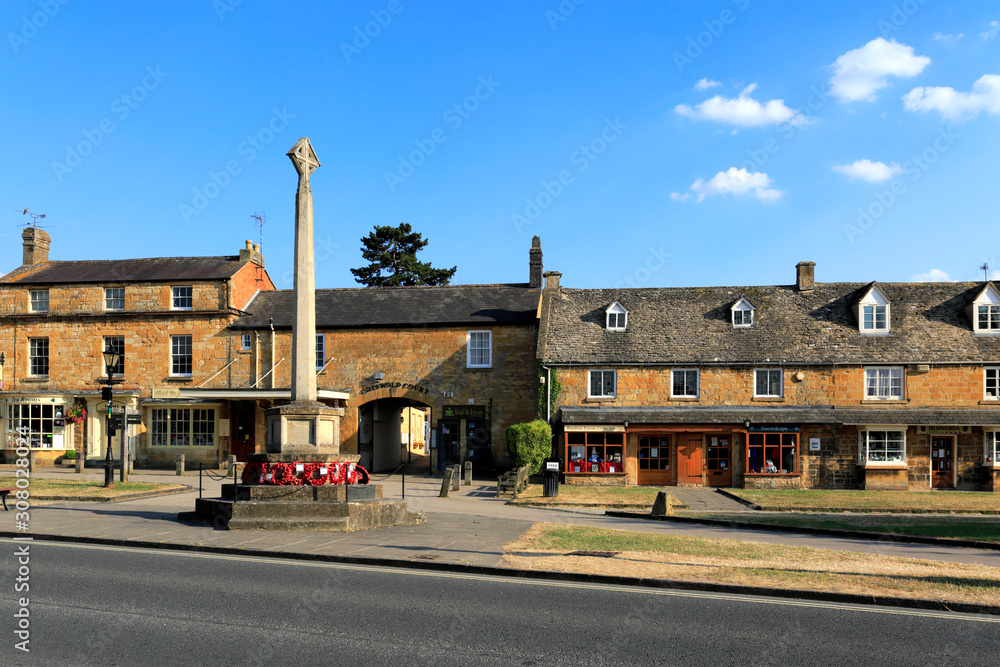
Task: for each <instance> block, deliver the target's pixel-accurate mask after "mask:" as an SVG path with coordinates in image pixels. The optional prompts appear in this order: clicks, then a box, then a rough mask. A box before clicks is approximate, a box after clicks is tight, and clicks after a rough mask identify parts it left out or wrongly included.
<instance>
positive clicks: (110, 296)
mask: <svg viewBox="0 0 1000 667" xmlns="http://www.w3.org/2000/svg"><path fill="white" fill-rule="evenodd" d="M104 310H111V311H116V310H118V311H120V310H125V288H124V287H105V288H104Z"/></svg>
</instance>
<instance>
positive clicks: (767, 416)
mask: <svg viewBox="0 0 1000 667" xmlns="http://www.w3.org/2000/svg"><path fill="white" fill-rule="evenodd" d="M560 411H561V413H562V421H563V423H564V424H623V423H624V422H626V421H627V422H629V423H631V424H730V425H731V424H743V422H744V420H747V419H749V420H750V422H751V424H756V425H770V424H837V425H843V424H851V425H860V424H910V425H921V424H934V425H942V424H943V425H949V426H952V425H987V424H1000V410H995V409H970V410H938V409H924V408H904V407H899V408H890V407H886V408H840V407H833V406H830V405H820V406H815V405H809V406H805V405H790V406H785V405H782V406H761V405H744V406H683V407H676V406H642V407H627V406H622V407H615V406H604V407H587V406H581V407H577V406H567V407H562V408H560Z"/></svg>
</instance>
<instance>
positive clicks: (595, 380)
mask: <svg viewBox="0 0 1000 667" xmlns="http://www.w3.org/2000/svg"><path fill="white" fill-rule="evenodd" d="M617 383H618V378H617V373H616V372H615V371H613V370H599V371H590V392H589V393H588V394H587V397H588V398H614V397H615V392H616V391H617V389H618V387H617V386H616V385H617Z"/></svg>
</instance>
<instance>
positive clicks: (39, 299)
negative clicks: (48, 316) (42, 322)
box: [31, 289, 49, 313]
mask: <svg viewBox="0 0 1000 667" xmlns="http://www.w3.org/2000/svg"><path fill="white" fill-rule="evenodd" d="M31 312H33V313H47V312H49V291H48V290H47V289H33V290H31Z"/></svg>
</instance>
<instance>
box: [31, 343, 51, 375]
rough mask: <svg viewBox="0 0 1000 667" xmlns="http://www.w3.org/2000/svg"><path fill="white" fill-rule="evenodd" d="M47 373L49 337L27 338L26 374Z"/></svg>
mask: <svg viewBox="0 0 1000 667" xmlns="http://www.w3.org/2000/svg"><path fill="white" fill-rule="evenodd" d="M48 374H49V339H48V338H29V339H28V375H33V376H35V377H47V376H48Z"/></svg>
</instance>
